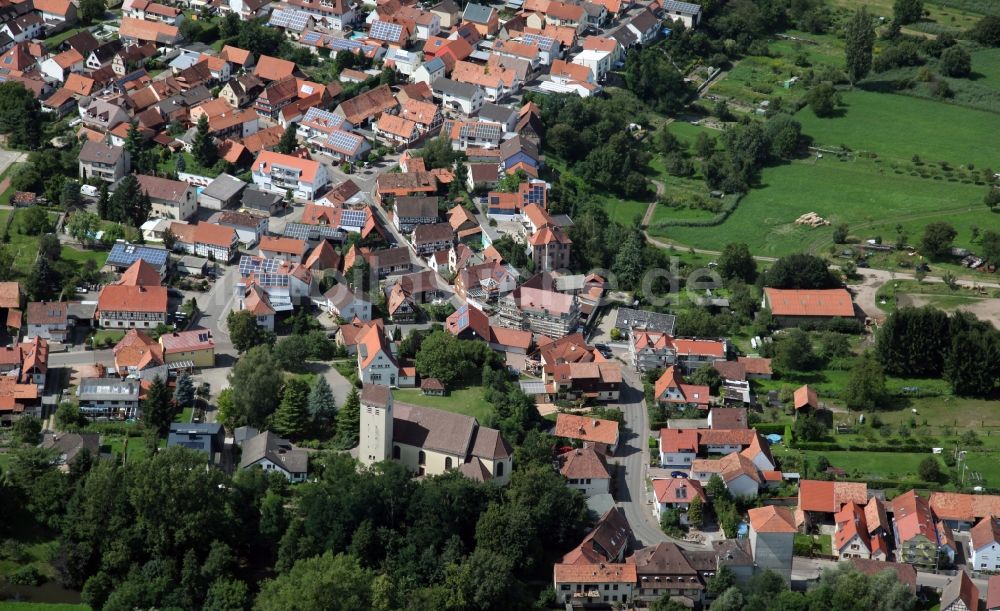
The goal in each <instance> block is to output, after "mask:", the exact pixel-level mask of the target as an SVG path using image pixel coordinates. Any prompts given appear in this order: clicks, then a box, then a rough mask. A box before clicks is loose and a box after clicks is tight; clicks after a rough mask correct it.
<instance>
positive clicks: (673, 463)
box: [660, 451, 698, 468]
mask: <svg viewBox="0 0 1000 611" xmlns="http://www.w3.org/2000/svg"><path fill="white" fill-rule="evenodd" d="M697 456H698V455H697V454H696V453H694V452H663V451H661V452H660V465H661V466H664V467H686V468H690V467H691V462H692V461H694V459H695V458H696V457H697Z"/></svg>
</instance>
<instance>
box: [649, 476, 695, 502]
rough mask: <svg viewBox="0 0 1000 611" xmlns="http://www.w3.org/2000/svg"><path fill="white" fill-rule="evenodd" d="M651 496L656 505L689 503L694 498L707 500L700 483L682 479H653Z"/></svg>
mask: <svg viewBox="0 0 1000 611" xmlns="http://www.w3.org/2000/svg"><path fill="white" fill-rule="evenodd" d="M653 495H654V496H655V497H656V501H657V502H658V503H690V502H691V499H693V498H695V497H700V498H701V500H702V501H703V502H704V501H707V500H708V497H706V496H705V490H704V489H703V488H702V487H701V482H699V481H698V480H696V479H686V478H683V477H675V478H656V479H654V480H653Z"/></svg>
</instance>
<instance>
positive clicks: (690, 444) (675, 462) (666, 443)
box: [660, 429, 698, 468]
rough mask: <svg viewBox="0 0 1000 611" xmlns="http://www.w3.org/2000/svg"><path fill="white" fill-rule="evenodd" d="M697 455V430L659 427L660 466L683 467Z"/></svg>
mask: <svg viewBox="0 0 1000 611" xmlns="http://www.w3.org/2000/svg"><path fill="white" fill-rule="evenodd" d="M697 457H698V431H696V430H694V429H660V466H661V467H685V468H689V467H690V466H691V463H692V462H694V460H695V459H696V458H697Z"/></svg>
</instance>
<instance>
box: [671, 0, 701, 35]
mask: <svg viewBox="0 0 1000 611" xmlns="http://www.w3.org/2000/svg"><path fill="white" fill-rule="evenodd" d="M663 13H664V17H665V18H666V19H669V20H670V21H680V22H681V23H683V24H684V27H685V28H687V29H688V30H691V29H694V28H696V27H698V22H699V20H700V18H701V5H700V4H693V3H691V2H678V1H677V0H665V2H664V3H663Z"/></svg>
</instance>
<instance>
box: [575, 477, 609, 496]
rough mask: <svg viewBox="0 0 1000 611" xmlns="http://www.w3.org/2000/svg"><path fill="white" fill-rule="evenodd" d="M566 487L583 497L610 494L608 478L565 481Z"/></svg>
mask: <svg viewBox="0 0 1000 611" xmlns="http://www.w3.org/2000/svg"><path fill="white" fill-rule="evenodd" d="M566 485H567V486H569V487H570V488H572V489H574V490H579V491H580V492H582V493H583V496H585V497H591V496H594V495H595V494H608V493H609V492H611V478H608V477H600V478H596V477H594V478H586V479H582V478H581V479H567V480H566Z"/></svg>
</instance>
